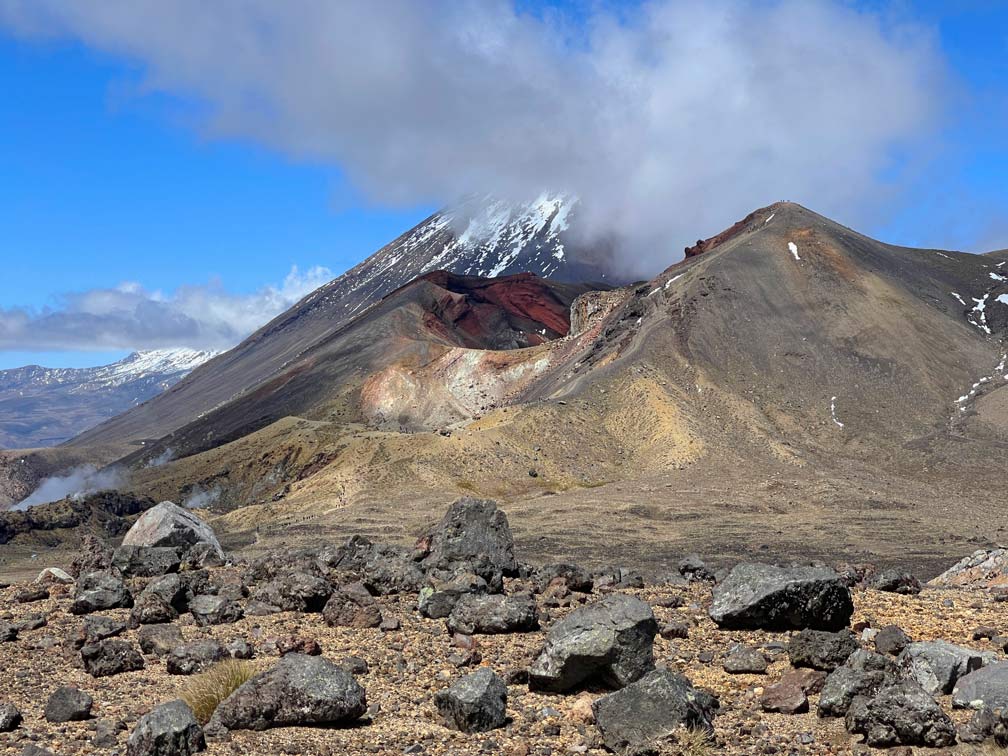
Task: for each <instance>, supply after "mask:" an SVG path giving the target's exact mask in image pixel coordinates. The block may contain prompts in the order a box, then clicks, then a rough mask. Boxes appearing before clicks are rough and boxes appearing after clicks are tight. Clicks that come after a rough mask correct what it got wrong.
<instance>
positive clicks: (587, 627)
mask: <svg viewBox="0 0 1008 756" xmlns="http://www.w3.org/2000/svg"><path fill="white" fill-rule="evenodd" d="M657 632H658V623H657V622H656V621H655V618H654V612H652V611H651V607H650V606H648V605H647V604H646V603H644V602H643V601H641V600H640V599H638V598H635V597H633V596H628V595H626V594H623V593H614V594H612V595H609V596H606V597H605V598H604V599H602V600H601V601H597V602H595V603H593V604H589V605H587V606H584V607H581V608H580V609H575V610H574V611H572V612H571V613H570V614H568V615H567V616H566V617H564V618H563V619H562V620H560V621H559V622H557V623H556V624H555V625H553V626H552V627H551V628H550V630H549V634H548V635H547V637H546V646H545V648H544V649H543V650H542V652H541V653H540V654H539V656H538V657H537V658H536V659H535V661H534V662H532V666H531V667H530V668H529V686H530V687H532V688H538V689H540V690H549V691H555V692H564V691H568V690H570V689H572V688H574V687H576V686H578V685H580V684H582V683H585V682H587V681H589V680H597V681H600V682H602V683H605V684H606V685H609V686H611V687H615V688H622V687H623V686H625V685H629V684H630V683H632V682H634V681H636V680H639V679H640V678H641V677H643V676H644V675H645V674H647V673H648V672H650V671H651V670H652V669H654V637H655V634H656V633H657Z"/></svg>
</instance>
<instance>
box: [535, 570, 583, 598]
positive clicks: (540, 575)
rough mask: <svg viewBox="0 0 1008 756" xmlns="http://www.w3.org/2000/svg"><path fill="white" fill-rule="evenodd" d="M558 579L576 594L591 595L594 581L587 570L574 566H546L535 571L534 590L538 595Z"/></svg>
mask: <svg viewBox="0 0 1008 756" xmlns="http://www.w3.org/2000/svg"><path fill="white" fill-rule="evenodd" d="M557 578H560V579H562V580H563V581H564V583H566V585H567V588H568V589H570V590H572V591H577V592H578V593H591V592H592V586H593V585H594V581H593V580H592V576H591V573H590V572H588V570H586V569H584V568H583V567H580V566H578V565H576V564H564V563H558V564H547V565H544V566H542V567H540V568H538V569H537V570H536V573H535V588H536V590H537V591H539V592H540V593H541V592H542V591H544V590H546V586H548V585H549V584H550V583H552V582H553V581H554V580H556V579H557Z"/></svg>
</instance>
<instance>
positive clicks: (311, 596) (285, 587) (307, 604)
mask: <svg viewBox="0 0 1008 756" xmlns="http://www.w3.org/2000/svg"><path fill="white" fill-rule="evenodd" d="M332 590H333V589H332V585H330V584H329V581H327V580H324V579H322V578H320V577H318V576H317V575H311V574H309V573H307V572H288V573H286V574H284V575H281V576H279V577H277V578H275V579H273V580H270V581H269V582H267V583H263V584H261V585H257V586H255V587H253V588H252V591H251V596H252V598H253V599H255V600H256V601H262V602H263V603H265V604H269V605H271V606H275V607H278V608H280V609H282V610H284V611H288V612H321V611H322V609H323V608H325V605H326V602H327V601H328V600H329V597H330V596H331V595H332Z"/></svg>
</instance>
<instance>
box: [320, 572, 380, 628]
mask: <svg viewBox="0 0 1008 756" xmlns="http://www.w3.org/2000/svg"><path fill="white" fill-rule="evenodd" d="M322 618H323V619H324V620H325V623H326V624H327V625H329V626H330V627H357V628H365V627H378V626H379V625H381V622H382V613H381V609H379V608H378V604H377V603H376V602H375V600H374V597H372V596H371V594H370V593H368V590H367V588H365V587H364V584H363V583H350V584H349V585H344V586H343V587H341V588H339V589H338V590H336V591H335V592H334V593H333V595H332V596H331V597H330V598H329V601H328V602H327V603H326V605H325V608H323V609H322Z"/></svg>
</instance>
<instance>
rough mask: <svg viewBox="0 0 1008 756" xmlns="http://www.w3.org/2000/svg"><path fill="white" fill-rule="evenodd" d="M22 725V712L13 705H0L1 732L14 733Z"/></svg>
mask: <svg viewBox="0 0 1008 756" xmlns="http://www.w3.org/2000/svg"><path fill="white" fill-rule="evenodd" d="M20 725H21V712H20V711H18V708H17V706H15V705H14V704H11V703H3V704H0V732H14V730H16V729H17V728H18V727H19V726H20Z"/></svg>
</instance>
